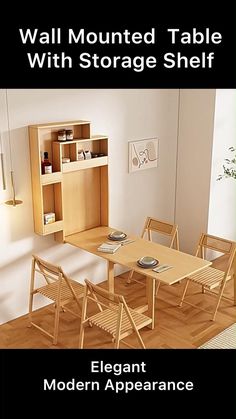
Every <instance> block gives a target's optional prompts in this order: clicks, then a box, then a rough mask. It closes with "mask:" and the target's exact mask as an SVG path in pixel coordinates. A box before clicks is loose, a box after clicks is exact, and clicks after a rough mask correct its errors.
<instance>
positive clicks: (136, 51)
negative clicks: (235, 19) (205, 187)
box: [0, 19, 236, 88]
mask: <svg viewBox="0 0 236 419" xmlns="http://www.w3.org/2000/svg"><path fill="white" fill-rule="evenodd" d="M0 31H1V33H0V36H1V43H2V44H3V42H5V45H4V50H2V51H1V56H2V60H1V61H2V66H1V67H2V68H1V86H0V87H2V88H4V87H8V88H236V34H235V32H236V26H235V25H231V24H230V23H228V24H221V23H215V24H212V23H209V24H207V23H205V24H202V23H201V24H199V25H198V24H177V23H176V24H173V23H169V24H168V23H166V24H158V22H157V23H154V24H153V23H152V24H144V23H143V24H142V23H136V24H126V25H124V24H120V25H118V24H116V25H110V24H108V23H107V24H104V23H103V24H87V23H84V22H83V21H82V20H79V19H78V23H77V24H74V23H72V24H70V22H69V21H68V19H67V24H66V25H65V24H61V23H58V24H57V23H56V22H54V23H53V24H43V23H42V24H36V23H35V24H33V23H30V24H25V23H24V24H20V23H19V24H17V25H15V26H13V24H12V26H6V27H5V28H4V29H3V27H2V28H0Z"/></svg>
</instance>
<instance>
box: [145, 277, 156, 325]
mask: <svg viewBox="0 0 236 419" xmlns="http://www.w3.org/2000/svg"><path fill="white" fill-rule="evenodd" d="M146 284H147V303H148V311H147V315H148V317H150V318H151V319H152V323H150V325H149V326H148V327H150V329H154V327H155V279H153V278H150V277H146Z"/></svg>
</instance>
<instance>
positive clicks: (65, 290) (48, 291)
mask: <svg viewBox="0 0 236 419" xmlns="http://www.w3.org/2000/svg"><path fill="white" fill-rule="evenodd" d="M69 282H70V284H71V286H72V288H73V290H74V292H75V294H76V296H77V297H78V298H81V297H83V294H84V286H83V285H81V284H80V283H79V282H76V281H74V280H73V279H70V280H69ZM37 292H38V293H39V294H42V295H43V296H44V297H47V298H49V299H50V300H53V301H56V299H57V293H58V284H57V283H56V282H52V283H51V284H48V285H44V286H43V287H40V288H38V289H37ZM72 297H73V296H72V292H71V290H70V288H69V287H68V285H67V284H66V282H65V281H64V280H63V281H62V284H61V301H62V300H69V299H71V298H72Z"/></svg>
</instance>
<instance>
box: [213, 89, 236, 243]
mask: <svg viewBox="0 0 236 419" xmlns="http://www.w3.org/2000/svg"><path fill="white" fill-rule="evenodd" d="M232 146H234V147H235V148H236V90H230V89H229V90H223V89H222V90H217V92H216V108H215V124H214V142H213V154H212V173H211V193H210V206H209V222H208V232H209V233H210V234H213V235H216V236H220V237H225V238H228V239H231V240H236V216H235V214H236V180H235V179H232V178H229V179H223V180H221V181H217V180H216V179H217V177H218V175H219V174H221V173H223V170H222V165H223V163H224V159H225V158H230V159H231V158H232V157H233V153H231V152H230V151H229V150H228V149H229V147H232Z"/></svg>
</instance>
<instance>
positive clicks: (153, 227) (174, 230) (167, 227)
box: [127, 217, 179, 296]
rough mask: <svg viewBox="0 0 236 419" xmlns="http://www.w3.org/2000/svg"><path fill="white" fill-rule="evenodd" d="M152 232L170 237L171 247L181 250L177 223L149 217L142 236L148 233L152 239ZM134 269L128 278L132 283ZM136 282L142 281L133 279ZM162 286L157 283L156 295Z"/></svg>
mask: <svg viewBox="0 0 236 419" xmlns="http://www.w3.org/2000/svg"><path fill="white" fill-rule="evenodd" d="M152 232H153V233H159V234H162V235H164V236H168V237H169V238H170V244H169V247H170V248H174V249H176V250H179V234H178V226H177V225H176V224H170V223H166V222H165V221H160V220H157V219H155V218H151V217H147V219H146V221H145V225H144V228H143V231H142V234H141V238H144V237H145V235H147V239H148V240H151V241H152ZM133 273H134V271H133V270H131V271H130V273H129V276H128V279H127V283H128V284H130V282H131V279H132V276H133ZM133 281H135V282H138V283H139V282H140V281H138V280H136V279H133ZM159 287H160V281H158V283H157V284H156V291H155V293H156V296H157V293H158V290H159Z"/></svg>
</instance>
